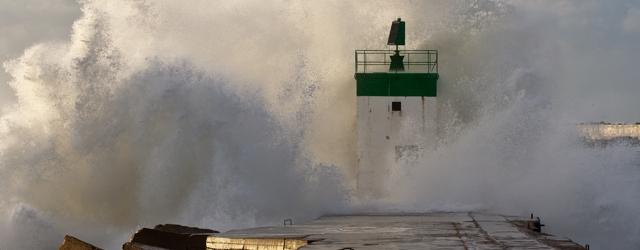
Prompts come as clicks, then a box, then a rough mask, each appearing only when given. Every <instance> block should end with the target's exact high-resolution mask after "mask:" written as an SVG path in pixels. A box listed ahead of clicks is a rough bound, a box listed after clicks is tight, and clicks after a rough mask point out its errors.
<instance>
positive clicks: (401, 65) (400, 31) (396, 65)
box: [355, 18, 439, 197]
mask: <svg viewBox="0 0 640 250" xmlns="http://www.w3.org/2000/svg"><path fill="white" fill-rule="evenodd" d="M387 45H388V46H390V48H389V49H387V50H356V51H355V79H356V84H357V86H356V94H357V102H358V104H357V108H358V110H357V116H358V117H357V123H358V130H357V133H358V178H357V189H358V192H359V193H360V194H362V195H364V196H372V197H380V196H382V195H384V193H385V192H386V190H387V186H388V185H389V183H388V180H389V177H390V176H392V175H393V173H394V171H393V170H394V169H396V168H397V166H398V164H401V163H403V162H408V161H411V160H415V159H417V158H418V157H419V155H420V152H421V151H422V150H423V149H424V148H425V147H429V145H425V142H426V141H428V140H429V139H430V138H431V139H434V138H435V132H436V126H435V121H436V119H437V117H436V116H437V113H438V112H437V102H436V96H437V93H438V78H439V75H438V52H437V51H436V50H407V49H405V48H404V47H405V22H404V21H402V20H401V19H400V18H398V19H397V20H395V21H393V23H392V25H391V31H390V32H389V39H388V43H387Z"/></svg>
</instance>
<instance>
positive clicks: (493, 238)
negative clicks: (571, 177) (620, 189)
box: [207, 213, 584, 250]
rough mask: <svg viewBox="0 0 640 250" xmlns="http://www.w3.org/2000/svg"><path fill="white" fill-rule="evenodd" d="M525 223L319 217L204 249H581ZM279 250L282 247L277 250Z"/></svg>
mask: <svg viewBox="0 0 640 250" xmlns="http://www.w3.org/2000/svg"><path fill="white" fill-rule="evenodd" d="M528 224H529V219H526V218H517V217H505V216H500V215H491V214H481V213H425V214H374V215H345V216H324V217H321V218H319V219H317V220H315V221H312V222H310V223H305V224H298V225H291V226H280V227H261V228H253V229H244V230H233V231H229V232H226V233H222V234H217V235H214V236H209V239H208V240H207V249H210V250H217V249H271V248H261V247H260V246H256V245H254V246H252V247H249V248H230V247H229V248H225V247H227V246H220V245H215V244H213V241H214V240H213V239H216V238H217V239H220V238H226V239H265V240H267V239H268V240H276V241H277V240H281V241H286V240H299V239H303V240H306V241H307V243H308V244H307V245H306V246H302V247H301V248H299V249H308V250H320V249H331V250H336V249H387V250H388V249H584V248H583V247H582V246H580V245H578V244H576V243H573V242H571V241H570V240H569V239H565V238H558V237H553V236H550V235H545V234H540V233H536V232H534V231H532V230H529V229H527V228H526V227H527V226H526V225H528ZM280 249H282V248H280Z"/></svg>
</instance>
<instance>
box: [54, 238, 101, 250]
mask: <svg viewBox="0 0 640 250" xmlns="http://www.w3.org/2000/svg"><path fill="white" fill-rule="evenodd" d="M58 249H59V250H102V249H101V248H98V247H96V246H94V245H91V244H89V243H86V242H84V241H81V240H79V239H78V238H76V237H73V236H70V235H65V236H64V241H63V242H62V245H61V246H60V248H58Z"/></svg>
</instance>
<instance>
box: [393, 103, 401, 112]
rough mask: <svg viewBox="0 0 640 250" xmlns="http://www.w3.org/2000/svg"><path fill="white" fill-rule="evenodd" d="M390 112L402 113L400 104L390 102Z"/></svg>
mask: <svg viewBox="0 0 640 250" xmlns="http://www.w3.org/2000/svg"><path fill="white" fill-rule="evenodd" d="M391 111H402V103H400V102H391Z"/></svg>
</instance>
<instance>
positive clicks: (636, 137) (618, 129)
mask: <svg viewBox="0 0 640 250" xmlns="http://www.w3.org/2000/svg"><path fill="white" fill-rule="evenodd" d="M578 130H579V131H580V134H581V136H582V138H583V139H585V140H587V141H592V142H594V141H630V142H640V123H635V124H612V123H582V124H579V125H578Z"/></svg>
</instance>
